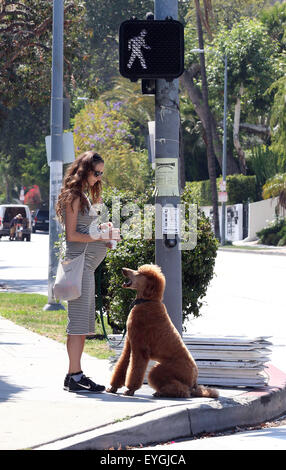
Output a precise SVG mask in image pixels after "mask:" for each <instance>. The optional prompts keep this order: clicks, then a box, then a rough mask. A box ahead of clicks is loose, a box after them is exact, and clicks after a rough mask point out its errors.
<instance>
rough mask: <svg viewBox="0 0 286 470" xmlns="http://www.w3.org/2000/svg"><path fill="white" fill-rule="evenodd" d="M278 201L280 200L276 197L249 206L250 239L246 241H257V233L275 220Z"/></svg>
mask: <svg viewBox="0 0 286 470" xmlns="http://www.w3.org/2000/svg"><path fill="white" fill-rule="evenodd" d="M277 200H278V198H277V197H275V198H270V199H265V200H263V201H257V202H251V203H250V204H249V212H248V237H247V238H245V241H252V240H257V239H258V237H257V235H256V233H257V232H259V230H261V229H263V228H265V227H266V226H267V224H268V222H271V221H272V220H274V219H275V207H276V205H277Z"/></svg>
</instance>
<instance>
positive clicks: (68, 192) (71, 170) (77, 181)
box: [56, 151, 104, 225]
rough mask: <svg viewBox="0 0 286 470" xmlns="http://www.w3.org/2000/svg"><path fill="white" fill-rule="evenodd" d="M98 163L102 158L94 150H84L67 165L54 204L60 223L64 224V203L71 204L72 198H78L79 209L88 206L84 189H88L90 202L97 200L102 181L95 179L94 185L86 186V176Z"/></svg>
mask: <svg viewBox="0 0 286 470" xmlns="http://www.w3.org/2000/svg"><path fill="white" fill-rule="evenodd" d="M98 163H104V160H103V158H102V157H101V156H100V155H98V153H96V152H91V151H88V152H84V153H82V154H81V155H80V156H79V157H77V158H76V160H75V161H74V162H73V163H72V164H71V165H69V167H68V169H67V171H66V173H65V176H64V180H63V186H62V189H61V192H60V194H59V197H58V201H57V205H56V214H57V217H58V219H59V221H60V223H61V224H62V225H64V209H65V206H66V204H71V206H72V204H73V202H74V200H75V199H76V198H77V197H79V198H80V210H81V212H84V210H85V208H86V207H88V206H89V205H88V201H87V199H86V197H85V196H84V191H85V190H87V189H88V191H89V196H90V198H91V201H92V204H96V203H97V202H99V199H100V195H101V191H102V183H101V181H97V182H96V183H95V185H94V186H92V187H88V183H87V178H88V174H89V172H90V171H93V170H94V166H95V165H97V164H98Z"/></svg>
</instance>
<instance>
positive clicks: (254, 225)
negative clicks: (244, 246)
mask: <svg viewBox="0 0 286 470" xmlns="http://www.w3.org/2000/svg"><path fill="white" fill-rule="evenodd" d="M277 200H278V198H277V197H275V198H271V199H265V200H263V201H258V202H251V203H250V204H249V211H248V236H247V238H245V239H244V240H245V241H254V240H258V237H257V235H256V233H257V232H259V230H261V229H263V228H265V227H266V226H267V225H268V222H271V221H272V220H274V219H275V207H276V205H277ZM201 209H202V211H203V212H204V213H205V214H206V216H207V217H209V218H210V219H211V222H212V210H213V209H212V206H202V207H201ZM280 215H284V216H285V214H283V212H282V211H280ZM219 225H220V230H221V206H219ZM225 239H226V240H228V241H232V242H234V241H238V240H242V239H243V204H235V205H233V206H226V223H225Z"/></svg>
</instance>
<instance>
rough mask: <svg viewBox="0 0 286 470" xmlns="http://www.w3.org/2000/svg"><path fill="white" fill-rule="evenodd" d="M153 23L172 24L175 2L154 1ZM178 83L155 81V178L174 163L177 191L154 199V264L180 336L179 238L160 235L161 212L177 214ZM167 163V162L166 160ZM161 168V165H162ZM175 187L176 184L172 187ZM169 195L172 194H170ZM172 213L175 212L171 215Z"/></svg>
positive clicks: (160, 193)
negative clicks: (161, 275)
mask: <svg viewBox="0 0 286 470" xmlns="http://www.w3.org/2000/svg"><path fill="white" fill-rule="evenodd" d="M154 16H155V20H164V19H166V17H167V16H171V17H172V18H173V19H174V20H176V19H177V17H178V2H177V0H155V14H154ZM179 125H180V114H179V81H178V79H175V80H172V81H166V80H163V79H158V80H156V94H155V157H156V170H155V174H156V180H157V182H158V179H157V175H158V173H157V172H158V168H159V165H158V162H159V163H160V164H164V163H165V164H167V163H168V162H170V160H169V159H172V160H173V163H172V168H176V174H175V177H176V178H177V187H176V188H175V189H174V185H173V189H172V190H171V191H167V193H168V194H166V193H165V192H164V189H163V188H162V190H160V187H157V189H158V195H157V196H156V199H155V203H156V213H155V222H156V235H155V238H156V240H155V260H156V264H158V265H159V266H160V267H161V269H162V271H163V273H164V275H165V277H166V289H165V295H164V303H165V305H166V308H167V310H168V313H169V315H170V318H171V320H172V322H173V324H174V325H175V327H176V328H177V330H178V332H179V333H180V334H182V266H181V251H180V250H179V241H180V240H179V236H178V235H175V233H173V234H172V229H171V228H170V231H169V233H167V234H166V233H165V234H164V235H163V233H162V212H163V211H165V210H166V211H167V212H168V210H169V209H171V210H170V214H171V213H172V211H173V210H175V211H176V210H178V211H179V206H178V205H179V204H180V195H179V187H180V185H179V172H178V167H179V165H178V163H179ZM167 159H168V160H167ZM161 168H162V165H161ZM175 186H176V184H175ZM170 193H171V194H170ZM173 213H174V212H173ZM167 229H168V227H167Z"/></svg>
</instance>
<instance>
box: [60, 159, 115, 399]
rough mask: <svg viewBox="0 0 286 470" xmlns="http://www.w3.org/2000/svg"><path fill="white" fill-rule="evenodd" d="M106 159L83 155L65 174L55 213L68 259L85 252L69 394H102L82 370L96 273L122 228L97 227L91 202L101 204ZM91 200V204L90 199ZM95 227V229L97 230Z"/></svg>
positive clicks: (72, 316)
mask: <svg viewBox="0 0 286 470" xmlns="http://www.w3.org/2000/svg"><path fill="white" fill-rule="evenodd" d="M103 170H104V160H103V159H102V158H101V157H100V155H98V154H97V153H95V152H85V153H83V154H81V155H80V156H79V157H78V158H77V159H76V160H75V161H74V162H73V163H72V164H71V165H70V166H69V167H68V170H67V172H66V175H65V178H64V182H63V187H62V189H61V193H60V195H59V197H58V202H57V207H56V214H57V216H58V219H59V221H60V222H61V224H62V225H63V226H64V227H65V231H66V257H67V258H69V259H73V258H75V257H76V256H79V255H80V254H81V253H82V252H83V251H84V250H85V249H86V251H85V262H84V270H83V279H82V294H81V296H80V297H79V298H78V299H75V300H70V301H68V325H67V335H68V336H67V351H68V356H69V370H68V374H67V375H66V377H65V380H64V389H65V390H68V391H75V392H76V391H80V392H82V391H89V392H93V393H94V392H102V391H104V390H105V387H104V386H103V385H98V384H96V383H94V382H93V381H92V380H90V379H89V378H88V377H86V376H85V375H84V374H83V372H82V370H81V356H82V352H83V348H84V343H85V338H86V336H87V335H90V334H94V326H95V299H94V296H95V286H94V271H95V269H96V268H97V267H98V266H99V264H100V263H101V262H102V260H103V259H104V258H105V256H106V245H108V243H111V240H119V239H120V233H119V229H114V228H113V227H112V224H111V223H108V224H101V225H99V224H98V221H97V217H98V216H97V215H96V212H95V211H93V210H92V209H91V203H92V204H95V203H100V202H101V191H102V182H101V177H102V175H103ZM88 195H89V197H90V198H91V202H90V200H89V198H88ZM94 227H96V229H94Z"/></svg>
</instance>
